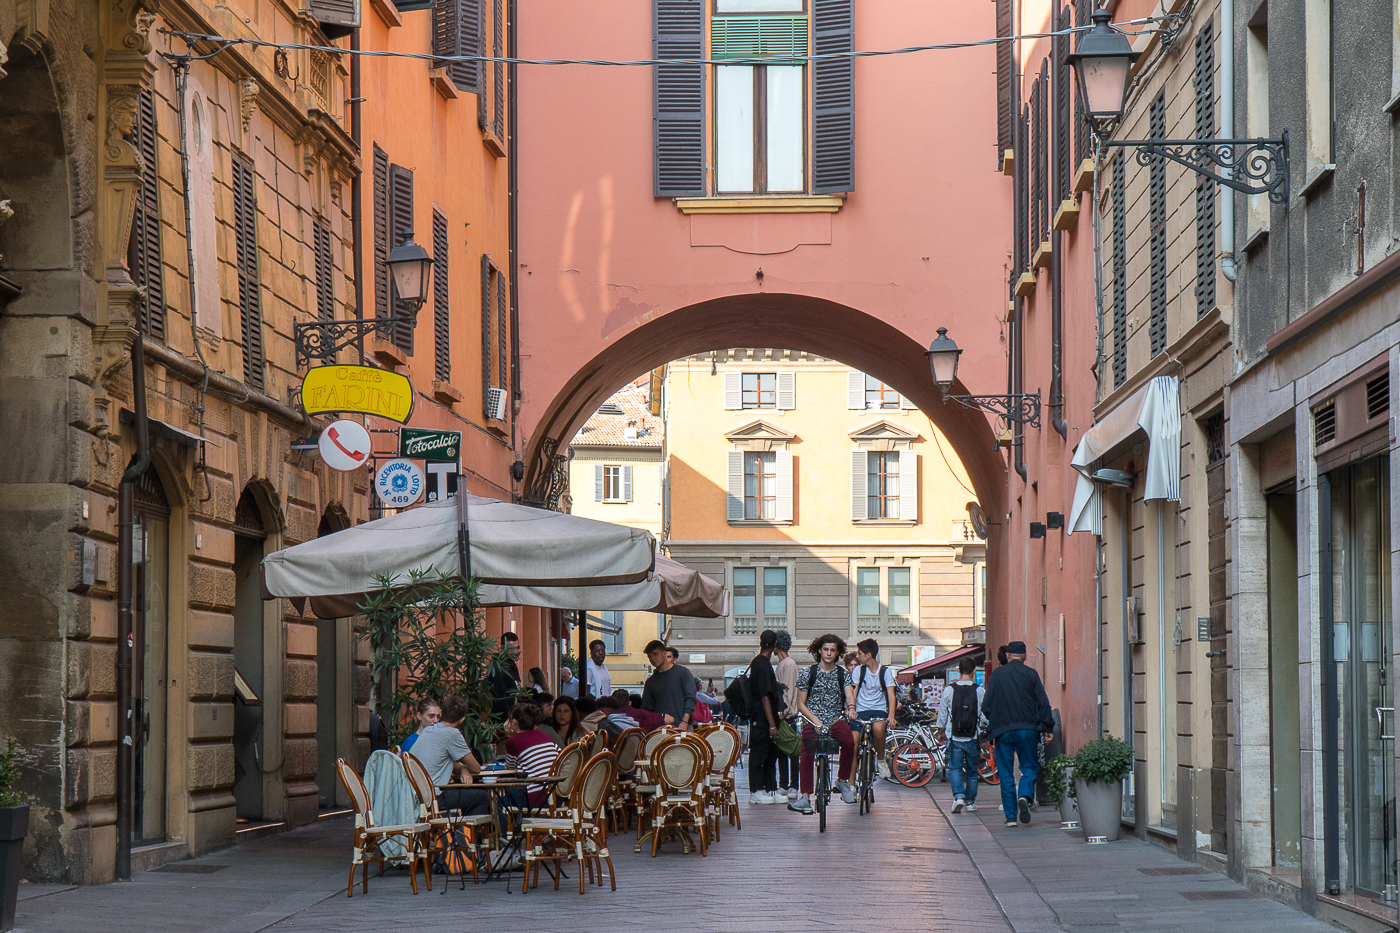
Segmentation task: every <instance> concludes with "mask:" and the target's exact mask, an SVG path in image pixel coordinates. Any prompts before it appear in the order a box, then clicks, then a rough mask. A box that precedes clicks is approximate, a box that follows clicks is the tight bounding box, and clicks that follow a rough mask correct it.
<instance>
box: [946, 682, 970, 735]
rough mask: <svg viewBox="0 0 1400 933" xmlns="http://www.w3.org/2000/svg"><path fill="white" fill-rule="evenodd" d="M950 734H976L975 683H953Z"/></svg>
mask: <svg viewBox="0 0 1400 933" xmlns="http://www.w3.org/2000/svg"><path fill="white" fill-rule="evenodd" d="M952 703H953V709H952V715H951V717H950V718H951V725H952V729H951V734H953V735H976V734H977V685H976V684H953V699H952Z"/></svg>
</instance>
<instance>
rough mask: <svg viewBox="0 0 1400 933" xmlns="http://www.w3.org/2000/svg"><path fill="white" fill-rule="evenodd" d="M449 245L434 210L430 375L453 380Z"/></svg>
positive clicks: (442, 219)
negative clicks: (431, 373)
mask: <svg viewBox="0 0 1400 933" xmlns="http://www.w3.org/2000/svg"><path fill="white" fill-rule="evenodd" d="M451 253H452V250H451V247H450V246H449V245H448V242H447V218H446V217H444V216H442V212H441V211H437V210H434V211H433V378H434V379H436V380H437V381H438V382H451V381H452V330H451V327H452V315H451V310H450V309H451V296H450V292H449V287H448V281H449V279H448V271H447V270H448V265H449V259H450V257H451Z"/></svg>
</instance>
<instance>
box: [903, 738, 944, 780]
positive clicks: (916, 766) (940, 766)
mask: <svg viewBox="0 0 1400 933" xmlns="http://www.w3.org/2000/svg"><path fill="white" fill-rule="evenodd" d="M939 770H942V771H943V772H944V774H945V775H946V774H947V768H946V767H945V765H944V760H943V748H942V746H935V747H933V748H930V747H929V746H927V745H921V744H920V743H918V742H905V743H903V744H901V745H897V746H895V748H894V749H893V750H892V751H891V752H890V777H891V779H893V780H895V781H897V782H899V783H900V784H903V785H904V786H905V787H923V786H924V785H925V784H927V783H928V782H929V781H931V780H932V779H933V776H934V774H935V773H937V772H938V771H939Z"/></svg>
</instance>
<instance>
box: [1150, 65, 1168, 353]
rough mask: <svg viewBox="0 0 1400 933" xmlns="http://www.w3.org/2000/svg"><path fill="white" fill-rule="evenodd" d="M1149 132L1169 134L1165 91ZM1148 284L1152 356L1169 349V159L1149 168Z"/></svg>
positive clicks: (1154, 136)
mask: <svg viewBox="0 0 1400 933" xmlns="http://www.w3.org/2000/svg"><path fill="white" fill-rule="evenodd" d="M1147 123H1148V133H1147V135H1148V136H1149V137H1151V138H1152V139H1161V138H1163V137H1164V136H1166V133H1167V98H1166V92H1165V91H1163V92H1161V93H1158V95H1157V96H1156V97H1154V98H1153V99H1152V106H1151V108H1150V109H1149V110H1148V120H1147ZM1147 224H1148V230H1149V234H1148V235H1149V236H1150V237H1151V239H1150V240H1149V241H1148V268H1147V271H1148V282H1147V293H1148V297H1149V298H1150V299H1151V301H1150V304H1149V310H1148V315H1149V316H1148V324H1147V336H1148V340H1149V342H1150V344H1151V347H1150V349H1151V351H1152V356H1156V355H1157V354H1158V353H1161V352H1162V351H1163V350H1165V349H1166V348H1167V160H1166V159H1164V158H1162V157H1161V156H1152V164H1151V165H1150V166H1149V167H1148V185H1147Z"/></svg>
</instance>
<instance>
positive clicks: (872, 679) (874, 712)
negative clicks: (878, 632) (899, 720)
mask: <svg viewBox="0 0 1400 933" xmlns="http://www.w3.org/2000/svg"><path fill="white" fill-rule="evenodd" d="M856 660H857V661H858V662H859V664H860V666H859V667H857V668H856V673H855V687H856V719H857V720H858V721H859V722H860V723H867V722H868V723H870V724H871V728H870V731H871V733H872V734H873V735H874V738H875V768H876V770H877V771H879V773H880V777H882V778H887V777H889V776H890V766H889V763H888V762H886V761H885V733H886V732H887V731H888V730H890V729H893V728H894V727H895V721H894V712H895V696H894V688H895V674H894V671H893V670H891V669H890V668H888V667H886V666H885V665H883V664H881V663H880V645H879V643H878V642H876V641H875V639H873V638H865V639H862V640H861V641H859V642H857V643H856Z"/></svg>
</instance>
